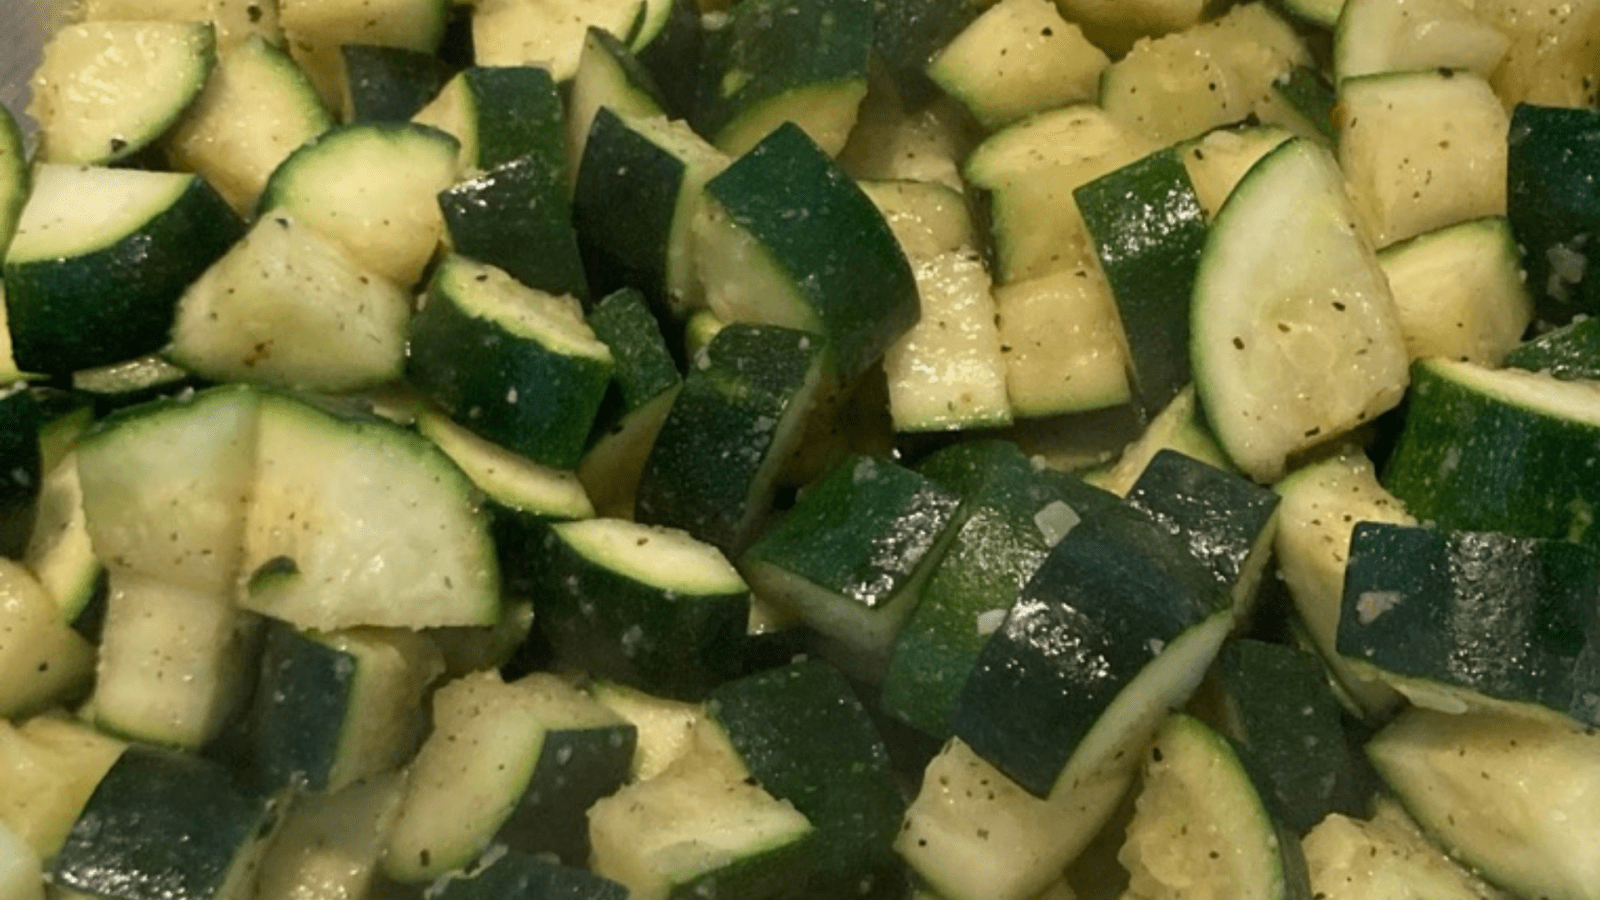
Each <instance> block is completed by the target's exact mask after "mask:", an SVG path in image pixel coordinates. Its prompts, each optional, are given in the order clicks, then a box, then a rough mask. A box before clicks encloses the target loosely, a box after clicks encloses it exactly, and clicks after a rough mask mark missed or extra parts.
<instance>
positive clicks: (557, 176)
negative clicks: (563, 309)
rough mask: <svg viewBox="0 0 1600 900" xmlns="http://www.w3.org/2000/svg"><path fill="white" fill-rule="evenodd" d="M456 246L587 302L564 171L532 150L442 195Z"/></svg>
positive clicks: (545, 287) (534, 284)
mask: <svg viewBox="0 0 1600 900" xmlns="http://www.w3.org/2000/svg"><path fill="white" fill-rule="evenodd" d="M439 209H440V211H441V212H442V213H443V214H444V222H445V229H446V230H447V231H448V232H449V233H450V240H451V242H452V243H453V244H454V245H455V250H456V252H457V253H460V254H461V255H463V256H467V257H471V258H472V259H475V260H478V261H479V262H482V263H487V264H489V265H491V266H495V267H497V268H501V269H504V270H505V271H506V272H508V273H510V274H511V276H512V277H513V278H515V279H517V280H518V281H520V282H522V283H523V284H525V285H527V286H528V287H531V288H535V289H537V290H541V291H548V292H549V293H552V294H566V295H569V296H572V297H577V298H578V299H580V300H586V299H588V297H589V282H588V278H587V277H586V276H585V274H584V270H583V260H582V257H580V256H579V252H578V234H577V231H576V230H574V228H573V224H572V210H571V207H570V205H569V204H568V202H567V181H566V174H565V169H564V168H563V167H561V166H558V165H553V164H552V163H551V162H550V161H549V160H547V159H545V157H544V155H543V154H539V153H528V154H526V155H523V156H519V157H516V158H514V159H510V160H507V161H505V162H503V163H501V164H499V165H496V166H494V167H493V168H490V169H489V170H488V171H486V172H484V173H483V174H481V175H478V176H477V177H475V178H470V179H467V180H465V181H461V182H459V183H457V184H454V185H452V186H450V187H449V188H447V189H445V190H444V191H443V192H441V193H440V194H439Z"/></svg>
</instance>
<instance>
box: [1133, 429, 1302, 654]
mask: <svg viewBox="0 0 1600 900" xmlns="http://www.w3.org/2000/svg"><path fill="white" fill-rule="evenodd" d="M1127 500H1128V505H1130V506H1132V507H1134V508H1136V509H1140V510H1143V511H1144V512H1145V513H1146V514H1148V515H1149V516H1150V518H1152V519H1154V520H1155V521H1156V522H1157V523H1159V524H1160V525H1161V526H1162V527H1163V528H1165V529H1166V530H1167V531H1168V532H1169V533H1171V534H1172V535H1174V536H1176V537H1177V538H1178V539H1179V540H1180V541H1182V542H1183V543H1184V544H1185V545H1186V546H1188V548H1189V552H1190V553H1191V554H1192V555H1193V556H1194V558H1195V559H1196V560H1198V561H1199V562H1200V564H1201V565H1203V566H1204V567H1205V569H1206V571H1208V572H1210V573H1211V577H1212V578H1213V579H1214V580H1215V581H1216V583H1217V586H1218V587H1220V588H1221V589H1222V590H1223V591H1224V592H1226V593H1227V595H1228V597H1229V598H1230V602H1231V605H1232V607H1233V612H1234V616H1235V617H1236V618H1237V619H1238V621H1239V622H1240V623H1241V624H1243V623H1244V622H1246V621H1248V620H1249V618H1250V612H1251V610H1252V609H1253V608H1254V606H1255V598H1256V593H1257V589H1258V588H1259V587H1260V586H1261V579H1262V577H1263V575H1264V574H1265V572H1266V567H1267V559H1268V558H1269V557H1271V555H1272V540H1273V536H1274V534H1276V532H1277V519H1276V516H1277V508H1278V495H1277V494H1274V493H1273V492H1272V491H1270V490H1268V489H1267V488H1264V487H1262V486H1260V485H1258V484H1256V483H1254V482H1252V481H1250V479H1248V478H1245V477H1244V476H1242V475H1239V474H1238V473H1235V472H1228V471H1224V470H1222V469H1219V468H1217V467H1216V466H1213V465H1210V464H1208V463H1205V462H1202V461H1200V460H1197V459H1193V458H1191V457H1188V456H1185V455H1184V454H1182V453H1179V452H1178V451H1176V450H1161V451H1158V452H1157V453H1156V455H1155V456H1153V457H1151V459H1150V463H1149V465H1147V466H1145V469H1144V471H1143V472H1141V473H1140V474H1139V480H1138V481H1135V482H1134V484H1133V487H1132V489H1130V490H1129V491H1128V496H1127Z"/></svg>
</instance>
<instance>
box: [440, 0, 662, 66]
mask: <svg viewBox="0 0 1600 900" xmlns="http://www.w3.org/2000/svg"><path fill="white" fill-rule="evenodd" d="M668 5H669V4H668V3H665V2H662V0H485V2H483V3H478V4H475V5H474V7H473V10H472V47H473V51H474V56H475V58H476V60H477V63H478V65H481V66H537V67H539V68H543V69H545V70H546V71H548V72H549V73H550V75H551V76H552V77H553V78H554V79H555V80H556V81H557V82H567V81H570V80H571V79H572V75H573V73H574V72H575V71H577V68H578V58H579V56H580V55H582V53H583V36H584V34H586V33H587V32H588V30H589V28H590V27H598V28H603V29H605V30H606V31H609V32H611V33H612V34H615V35H619V36H622V37H623V38H624V39H626V38H627V36H629V35H631V34H632V33H633V31H634V25H635V24H636V23H640V24H642V23H643V22H644V21H649V20H652V19H655V18H656V17H657V16H659V15H660V14H661V13H662V11H664V10H665V9H667V7H668ZM652 12H655V13H656V15H655V16H653V15H651V13H652Z"/></svg>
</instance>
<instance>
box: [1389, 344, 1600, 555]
mask: <svg viewBox="0 0 1600 900" xmlns="http://www.w3.org/2000/svg"><path fill="white" fill-rule="evenodd" d="M1411 371H1412V376H1411V378H1412V389H1411V391H1410V392H1409V394H1408V397H1407V406H1406V414H1405V419H1404V421H1403V424H1402V425H1401V428H1400V433H1399V435H1398V437H1397V438H1396V439H1395V444H1394V448H1393V450H1392V452H1391V453H1390V454H1389V458H1388V459H1387V461H1386V462H1385V463H1384V466H1383V469H1382V473H1381V478H1380V480H1381V481H1382V483H1383V486H1384V487H1385V488H1387V489H1388V490H1389V491H1390V492H1391V493H1393V494H1394V495H1395V496H1396V497H1398V498H1399V499H1400V500H1401V502H1403V503H1404V504H1405V508H1406V510H1407V511H1409V512H1410V513H1411V514H1412V515H1414V516H1416V517H1417V519H1419V520H1421V521H1425V522H1434V523H1436V524H1438V525H1439V526H1440V527H1443V528H1449V529H1459V530H1470V531H1503V532H1507V533H1509V534H1518V535H1523V536H1526V537H1541V538H1553V539H1564V540H1572V541H1578V542H1579V543H1583V544H1586V545H1588V546H1590V547H1596V548H1600V528H1596V527H1594V521H1595V511H1596V510H1600V481H1596V479H1595V478H1593V477H1592V474H1591V473H1592V472H1593V467H1594V466H1595V465H1596V464H1597V463H1596V456H1597V451H1596V440H1597V435H1600V422H1597V421H1596V417H1595V416H1594V415H1592V414H1589V415H1581V414H1577V413H1580V412H1581V411H1580V410H1579V408H1578V407H1577V405H1576V404H1574V403H1573V402H1572V398H1573V397H1574V396H1577V395H1575V394H1571V393H1568V391H1569V390H1572V389H1576V391H1577V392H1578V394H1581V393H1582V388H1581V386H1579V385H1576V384H1572V383H1568V382H1560V381H1558V380H1556V379H1550V380H1549V382H1548V383H1546V382H1542V381H1541V380H1540V376H1538V375H1533V374H1528V373H1525V372H1521V371H1517V370H1511V369H1505V370H1485V369H1482V368H1479V367H1475V366H1471V365H1469V364H1466V363H1455V362H1451V361H1448V360H1445V359H1440V358H1433V359H1424V360H1419V361H1417V362H1416V363H1414V364H1413V365H1412V367H1411ZM1519 384H1523V385H1525V386H1526V387H1527V390H1526V393H1527V394H1528V396H1520V397H1519V396H1517V395H1515V394H1510V393H1508V392H1507V390H1506V389H1508V388H1509V389H1511V390H1515V389H1516V388H1517V387H1518V386H1519ZM1535 392H1538V393H1539V394H1542V395H1543V396H1542V397H1540V396H1537V395H1536V393H1535ZM1562 395H1565V396H1566V397H1567V399H1566V400H1564V401H1562V400H1559V398H1560V397H1561V396H1562ZM1546 401H1548V402H1546Z"/></svg>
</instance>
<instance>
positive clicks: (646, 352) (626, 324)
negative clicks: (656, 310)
mask: <svg viewBox="0 0 1600 900" xmlns="http://www.w3.org/2000/svg"><path fill="white" fill-rule="evenodd" d="M589 327H590V328H592V329H594V334H595V337H598V338H599V339H600V340H602V341H604V342H605V345H606V346H607V347H610V348H611V358H612V359H613V360H615V361H616V368H615V369H614V370H613V371H612V373H611V378H612V383H613V385H614V387H615V393H616V400H615V402H616V403H619V404H620V406H616V405H614V406H613V407H612V409H613V411H614V416H621V415H626V414H627V413H630V412H633V411H635V410H637V409H639V408H640V407H642V406H644V405H645V404H647V403H649V402H650V401H652V400H654V399H656V398H657V397H659V396H661V395H662V394H663V393H665V392H667V391H670V390H673V389H675V388H676V387H677V386H678V385H680V384H682V383H683V376H682V375H681V374H679V372H678V364H677V362H676V361H675V360H674V359H673V357H672V350H671V349H670V348H669V347H668V346H667V341H666V338H665V337H663V336H662V334H661V323H660V322H659V321H657V320H656V317H655V315H654V314H653V313H652V312H651V311H650V307H649V304H648V302H647V301H646V300H645V295H644V293H643V292H641V291H639V290H637V289H634V288H623V289H621V290H618V291H614V292H612V293H611V294H608V295H606V296H605V297H604V298H603V299H601V301H600V302H599V303H597V304H595V307H594V309H593V310H591V311H590V312H589ZM608 418H611V419H612V421H614V418H612V417H608V416H607V415H606V414H605V413H604V412H602V414H601V415H600V417H599V419H598V421H597V422H596V423H595V428H596V433H599V432H600V431H601V430H603V429H606V428H608V427H609V423H608V421H607V420H608Z"/></svg>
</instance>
